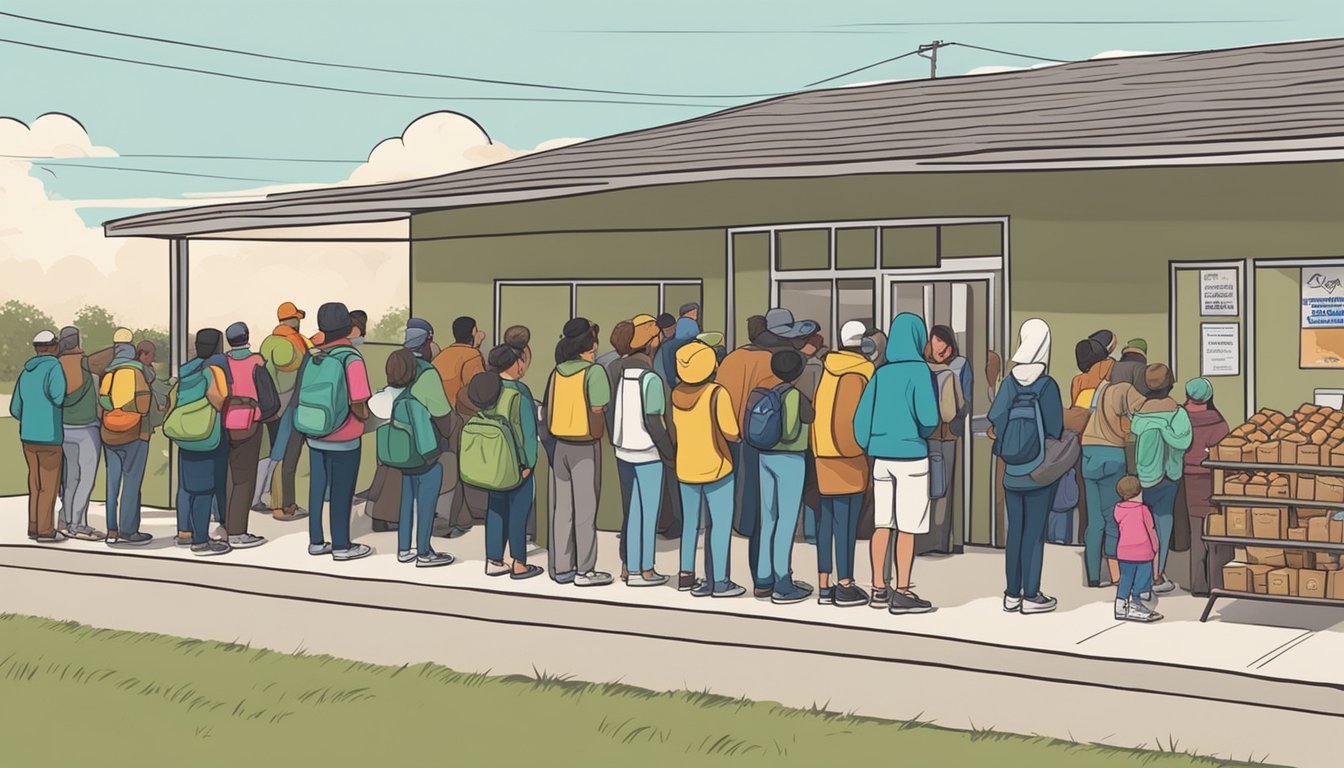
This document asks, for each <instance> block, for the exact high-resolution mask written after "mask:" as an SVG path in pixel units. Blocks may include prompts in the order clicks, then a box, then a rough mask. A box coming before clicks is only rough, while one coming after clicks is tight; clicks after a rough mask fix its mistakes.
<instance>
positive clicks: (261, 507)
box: [251, 501, 271, 512]
mask: <svg viewBox="0 0 1344 768" xmlns="http://www.w3.org/2000/svg"><path fill="white" fill-rule="evenodd" d="M251 509H252V511H253V512H270V511H271V505H269V504H262V503H261V502H260V501H258V502H257V503H256V504H253V505H252V507H251Z"/></svg>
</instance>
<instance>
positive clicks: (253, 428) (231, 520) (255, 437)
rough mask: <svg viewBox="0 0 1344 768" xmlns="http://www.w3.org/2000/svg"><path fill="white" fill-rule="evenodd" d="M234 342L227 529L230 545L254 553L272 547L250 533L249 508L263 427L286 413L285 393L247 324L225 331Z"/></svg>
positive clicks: (227, 416) (229, 359)
mask: <svg viewBox="0 0 1344 768" xmlns="http://www.w3.org/2000/svg"><path fill="white" fill-rule="evenodd" d="M224 338H225V341H227V342H228V344H229V353H228V354H227V355H226V356H225V357H226V360H225V364H226V365H227V366H228V369H229V382H230V391H229V399H228V402H226V403H225V406H224V429H225V431H226V432H227V434H228V444H229V481H230V486H229V492H228V501H227V509H226V511H225V515H224V530H225V531H227V532H228V537H229V546H231V547H233V548H234V549H248V548H250V547H256V546H260V545H262V544H264V543H266V539H265V538H264V537H261V536H257V535H255V534H252V533H249V532H248V530H247V522H248V521H247V518H248V509H249V507H250V506H251V501H252V496H253V492H254V491H255V490H256V485H257V460H258V458H259V457H260V456H261V436H262V430H261V426H262V424H264V423H266V422H268V421H273V420H274V419H275V418H276V416H277V415H278V414H279V411H280V394H279V392H277V391H276V386H275V380H274V379H272V378H271V375H270V373H268V372H267V371H266V360H265V358H263V357H262V356H261V355H259V354H257V353H255V352H253V351H252V349H251V347H250V346H249V345H250V344H251V332H250V331H249V330H248V328H247V325H246V324H245V323H241V322H239V323H234V324H232V325H230V326H229V327H228V328H227V329H225V332H224Z"/></svg>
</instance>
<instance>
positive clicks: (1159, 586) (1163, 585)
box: [1153, 577, 1176, 595]
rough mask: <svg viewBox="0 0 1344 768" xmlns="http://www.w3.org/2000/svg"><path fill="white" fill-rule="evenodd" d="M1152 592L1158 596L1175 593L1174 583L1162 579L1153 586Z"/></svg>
mask: <svg viewBox="0 0 1344 768" xmlns="http://www.w3.org/2000/svg"><path fill="white" fill-rule="evenodd" d="M1153 591H1154V592H1156V593H1157V594H1159V595H1165V594H1167V593H1168V592H1175V591H1176V582H1174V581H1172V580H1171V579H1168V578H1166V577H1163V578H1162V580H1161V581H1159V582H1158V583H1156V584H1154V585H1153Z"/></svg>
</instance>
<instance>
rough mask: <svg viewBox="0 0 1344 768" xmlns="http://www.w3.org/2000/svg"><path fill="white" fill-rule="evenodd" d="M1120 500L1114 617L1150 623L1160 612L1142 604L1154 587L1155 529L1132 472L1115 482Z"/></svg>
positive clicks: (1158, 618) (1158, 616)
mask: <svg viewBox="0 0 1344 768" xmlns="http://www.w3.org/2000/svg"><path fill="white" fill-rule="evenodd" d="M1115 492H1116V494H1117V495H1118V496H1119V497H1120V499H1121V500H1120V502H1119V503H1117V504H1116V505H1115V519H1116V523H1117V526H1118V528H1119V530H1120V543H1119V544H1118V545H1117V548H1116V551H1117V552H1118V553H1119V558H1120V579H1119V580H1118V581H1117V582H1116V590H1115V618H1116V620H1118V621H1137V622H1141V623H1145V624H1147V623H1151V622H1154V621H1161V620H1162V614H1160V613H1157V612H1156V611H1154V610H1152V609H1151V608H1149V607H1148V606H1146V605H1144V604H1143V595H1144V594H1146V593H1147V592H1148V591H1149V590H1150V589H1151V588H1152V586H1153V560H1154V559H1155V558H1156V557H1157V547H1158V541H1157V531H1156V530H1155V529H1154V525H1153V513H1152V511H1151V510H1149V509H1148V507H1147V506H1146V505H1145V504H1144V503H1143V485H1142V483H1140V482H1139V479H1138V478H1137V477H1135V476H1133V475H1125V476H1124V477H1122V478H1120V482H1119V483H1117V484H1116V489H1115Z"/></svg>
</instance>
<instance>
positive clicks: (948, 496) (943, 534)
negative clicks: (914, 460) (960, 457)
mask: <svg viewBox="0 0 1344 768" xmlns="http://www.w3.org/2000/svg"><path fill="white" fill-rule="evenodd" d="M929 448H930V449H935V448H936V449H937V450H938V452H939V453H941V454H942V456H943V468H944V470H945V471H946V472H947V493H945V494H943V498H941V499H932V500H931V501H930V504H929V532H928V533H926V534H924V535H923V536H920V537H919V538H918V539H917V540H916V541H915V554H917V555H924V554H928V553H930V552H938V553H941V554H945V555H950V554H952V546H953V544H954V542H953V541H952V533H953V531H954V530H955V529H956V520H955V519H954V518H953V515H955V514H956V511H955V508H954V506H953V504H952V500H953V499H955V498H956V493H957V481H956V478H957V454H958V453H960V450H959V449H960V448H961V442H960V441H957V440H930V441H929ZM955 543H960V542H955ZM887 575H888V576H890V575H891V572H890V570H888V572H887Z"/></svg>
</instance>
